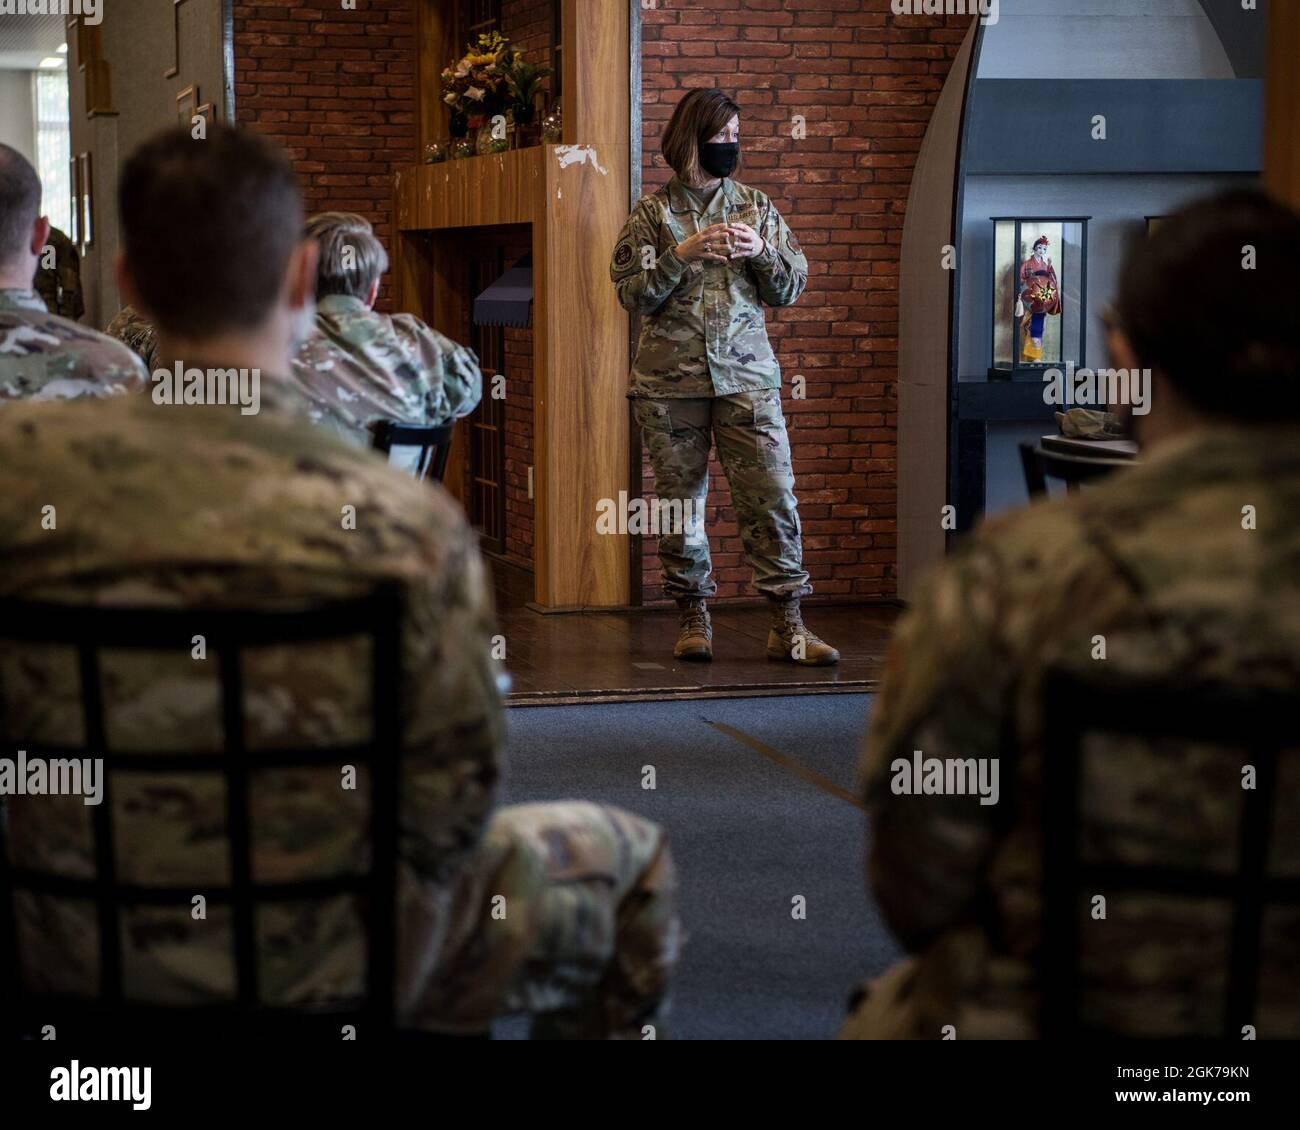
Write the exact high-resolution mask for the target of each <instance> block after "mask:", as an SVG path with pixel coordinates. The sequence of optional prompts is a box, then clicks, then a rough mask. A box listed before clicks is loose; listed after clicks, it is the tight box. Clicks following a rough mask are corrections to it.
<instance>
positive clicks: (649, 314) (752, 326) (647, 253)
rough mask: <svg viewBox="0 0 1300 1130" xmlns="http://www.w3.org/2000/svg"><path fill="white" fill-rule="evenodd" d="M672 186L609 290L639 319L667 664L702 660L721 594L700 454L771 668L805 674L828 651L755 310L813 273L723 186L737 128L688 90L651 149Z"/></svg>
mask: <svg viewBox="0 0 1300 1130" xmlns="http://www.w3.org/2000/svg"><path fill="white" fill-rule="evenodd" d="M660 148H661V149H662V150H663V154H664V158H665V159H666V160H667V162H668V164H669V165H671V166H672V169H673V174H674V175H673V177H672V179H671V180H670V181H669V182H668V183H667V184H666V185H665V186H664V187H663V188H661V189H659V191H658V192H653V193H651V194H650V195H649V196H643V197H642V198H641V200H640V201H639V202H638V204H637V206H636V208H634V209H633V211H632V215H631V216H630V217H628V221H627V223H626V224H624V225H623V230H622V232H621V233H620V234H619V237H618V243H617V244H616V245H615V247H614V254H613V260H612V262H611V263H610V268H609V270H610V277H611V278H612V279H613V282H614V286H615V287H616V288H617V290H618V300H619V302H620V303H621V304H622V305H623V307H624V309H626V310H628V311H631V312H634V313H637V314H640V315H641V316H642V318H641V340H640V341H639V342H638V344H637V352H636V361H635V363H634V364H633V367H632V387H631V390H630V391H629V392H628V396H629V398H630V399H631V400H632V406H633V413H634V415H635V416H636V421H637V424H638V425H639V426H640V428H641V435H642V437H643V440H644V443H645V448H646V451H648V452H649V454H650V462H651V465H652V466H653V467H654V473H655V493H656V494H657V495H658V499H659V501H660V502H661V503H664V502H666V503H668V504H669V506H670V507H672V508H675V511H674V509H669V510H668V511H667V513H668V514H669V515H670V518H669V523H670V525H672V526H675V527H676V528H672V529H669V530H663V529H660V534H659V560H660V563H661V564H662V565H663V576H664V592H665V593H666V594H667V595H669V596H671V597H673V598H674V599H675V600H676V601H677V606H678V608H680V609H681V630H680V633H679V635H678V637H677V644H676V646H675V647H674V648H673V657H674V658H676V659H685V660H691V661H702V662H707V661H709V660H711V659H712V658H713V627H712V623H711V621H710V617H709V611H708V607H707V604H706V601H707V599H708V598H709V597H711V596H713V594H714V593H715V592H717V589H718V586H717V583H716V582H715V581H714V580H713V577H712V575H711V574H712V569H713V566H712V562H711V561H710V558H709V541H708V537H707V535H706V534H705V533H704V505H705V499H706V495H707V494H708V488H709V451H710V450H711V449H712V448H713V447H714V446H716V447H717V451H718V458H719V459H720V460H721V461H722V466H723V468H724V469H725V470H726V473H727V483H728V484H729V485H730V487H731V501H732V503H733V505H734V506H735V508H736V519H737V521H738V523H739V525H740V536H741V539H742V540H743V541H744V543H745V555H746V557H747V558H748V559H749V563H750V565H751V566H753V569H754V587H755V588H757V589H758V590H759V591H760V592H761V593H763V595H764V596H766V597H767V598H768V600H769V601H770V602H771V610H772V622H771V628H770V630H769V631H768V635H767V654H768V657H769V658H770V659H780V660H788V661H792V662H795V663H799V664H803V665H805V666H810V667H823V666H828V665H830V664H834V663H838V662H839V658H840V655H839V652H838V651H836V650H835V649H834V648H833V647H831V646H830V645H829V644H827V643H824V642H823V641H822V640H820V639H818V638H817V637H816V636H815V635H814V634H813V633H812V632H811V631H809V629H808V628H807V627H805V626H804V622H803V617H802V614H801V612H800V608H799V601H800V599H801V598H802V597H804V596H807V595H808V594H809V593H811V592H812V586H811V585H810V584H809V583H808V573H807V571H806V570H805V569H804V567H803V542H802V538H801V533H800V527H799V507H798V502H797V501H796V499H795V496H794V466H793V464H792V462H791V458H790V439H789V436H788V435H787V434H786V428H785V416H784V415H783V413H782V411H781V367H780V365H779V364H778V363H777V359H776V354H775V353H773V351H772V346H771V343H770V342H769V341H768V338H767V327H766V325H765V318H764V314H763V304H764V303H766V304H767V305H769V306H791V305H793V304H794V303H795V302H796V301H798V299H799V296H800V295H801V294H802V293H803V289H804V287H805V286H806V285H807V282H808V260H807V258H805V256H804V253H803V249H802V248H801V247H800V246H799V240H798V239H797V238H795V235H794V233H793V232H792V231H791V230H790V228H789V227H788V226H787V225H786V222H785V220H784V219H783V218H782V216H781V213H780V212H778V211H777V209H776V206H775V205H774V204H773V203H772V201H771V200H769V199H768V197H767V196H766V195H765V194H764V193H762V192H759V191H758V190H757V189H753V188H750V187H749V186H748V185H744V184H741V183H740V182H739V181H736V180H733V179H732V173H733V172H734V171H735V170H736V167H737V163H738V161H739V159H740V116H739V111H738V108H737V106H736V104H735V103H734V102H733V101H732V100H731V99H730V98H728V97H727V96H726V95H725V94H723V93H722V92H721V91H719V90H704V89H698V90H691V91H688V92H687V93H686V94H685V95H684V96H683V97H682V100H681V101H680V102H678V103H677V107H676V108H675V109H674V110H673V116H672V119H671V120H670V121H669V123H668V125H667V127H666V128H665V130H664V135H663V141H662V144H661V146H660Z"/></svg>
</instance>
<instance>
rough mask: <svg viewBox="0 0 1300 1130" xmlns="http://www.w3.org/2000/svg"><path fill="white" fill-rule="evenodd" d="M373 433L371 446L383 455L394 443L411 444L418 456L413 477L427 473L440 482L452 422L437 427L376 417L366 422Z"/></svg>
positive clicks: (453, 427)
mask: <svg viewBox="0 0 1300 1130" xmlns="http://www.w3.org/2000/svg"><path fill="white" fill-rule="evenodd" d="M370 431H371V435H372V436H373V437H374V438H373V440H372V442H371V446H372V447H373V448H374V449H375V450H376V451H381V452H383V453H384V454H385V455H387V454H389V453H390V452H391V451H392V450H393V448H395V447H415V448H418V449H419V460H418V462H417V464H416V468H415V477H416V478H417V479H421V480H424V479H426V478H428V477H429V476H430V475H432V477H433V481H434V482H436V483H440V482H442V480H443V476H445V475H446V474H447V459H448V458H449V457H450V455H451V440H452V436H453V434H454V433H455V431H456V425H455V424H439V425H438V426H437V427H433V426H428V425H424V424H402V423H399V422H398V421H396V420H378V421H376V422H375V423H373V424H371V426H370Z"/></svg>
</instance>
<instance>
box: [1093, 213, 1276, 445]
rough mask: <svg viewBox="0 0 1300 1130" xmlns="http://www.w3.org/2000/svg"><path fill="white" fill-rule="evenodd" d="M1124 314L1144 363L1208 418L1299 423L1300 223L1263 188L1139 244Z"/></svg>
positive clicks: (1125, 272)
mask: <svg viewBox="0 0 1300 1130" xmlns="http://www.w3.org/2000/svg"><path fill="white" fill-rule="evenodd" d="M1116 312H1117V314H1118V319H1119V328H1120V329H1122V330H1123V332H1124V333H1125V334H1126V335H1127V337H1128V339H1129V341H1130V342H1131V343H1132V346H1133V351H1134V353H1135V354H1136V355H1137V360H1138V363H1139V364H1140V365H1141V366H1142V367H1144V368H1151V369H1156V370H1160V371H1162V372H1163V373H1164V374H1165V376H1166V377H1167V378H1168V380H1169V383H1170V384H1171V385H1173V386H1174V387H1175V388H1176V389H1177V391H1178V393H1179V395H1180V396H1182V397H1185V398H1186V400H1187V401H1188V403H1189V404H1190V405H1191V406H1193V407H1194V408H1196V409H1197V410H1199V411H1200V412H1202V413H1203V414H1205V415H1207V416H1211V417H1219V418H1222V419H1224V420H1225V421H1230V420H1239V421H1264V420H1283V419H1288V420H1298V419H1300V216H1297V215H1296V213H1295V212H1293V211H1291V210H1290V209H1289V208H1287V207H1285V206H1284V205H1282V204H1279V203H1278V202H1277V201H1275V200H1272V199H1270V198H1269V197H1268V196H1266V195H1264V194H1263V193H1262V192H1256V191H1252V190H1237V191H1233V192H1229V193H1226V194H1224V195H1221V196H1215V197H1211V198H1209V199H1206V200H1202V201H1198V202H1197V203H1195V204H1192V205H1190V206H1188V207H1187V208H1184V209H1182V210H1181V211H1179V212H1178V213H1177V214H1176V215H1173V216H1171V217H1170V218H1169V219H1167V220H1165V221H1164V222H1163V223H1162V224H1161V225H1160V227H1159V228H1158V229H1157V230H1156V231H1155V233H1154V234H1153V235H1152V236H1151V237H1150V238H1149V239H1144V240H1141V241H1139V242H1138V243H1137V244H1135V245H1134V246H1133V247H1132V248H1131V249H1130V251H1129V254H1128V256H1127V258H1126V261H1125V264H1124V267H1123V269H1122V271H1121V273H1120V283H1119V298H1118V302H1117V309H1116ZM1155 410H1156V411H1159V408H1158V407H1157V408H1156V409H1155Z"/></svg>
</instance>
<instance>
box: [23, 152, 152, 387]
mask: <svg viewBox="0 0 1300 1130" xmlns="http://www.w3.org/2000/svg"><path fill="white" fill-rule="evenodd" d="M49 238H50V221H49V219H48V218H47V217H45V216H42V215H41V182H40V178H39V177H37V175H36V170H35V169H33V168H32V166H31V164H30V162H28V160H27V158H26V157H24V156H23V155H22V154H21V153H19V152H18V151H17V150H16V149H11V148H10V147H9V146H8V145H0V404H3V403H4V402H5V401H6V400H75V399H77V398H79V397H83V396H110V395H112V394H114V393H120V392H138V391H140V390H141V389H143V388H144V387H145V385H146V383H147V381H148V374H147V373H146V372H145V369H144V366H143V365H142V364H141V363H140V361H139V359H138V358H137V357H135V356H134V355H133V354H132V353H131V351H130V350H128V349H126V348H125V347H123V346H122V345H120V344H118V343H117V342H115V341H113V339H112V338H108V337H105V336H104V335H103V334H99V333H96V332H95V331H94V330H91V329H87V328H86V327H85V326H79V325H77V323H76V322H74V321H72V320H70V319H69V318H64V317H61V316H60V315H58V314H52V313H50V311H49V310H48V309H47V308H46V306H45V302H44V300H43V299H42V298H41V296H40V295H39V294H38V293H37V292H36V290H35V289H34V288H33V285H32V284H33V280H34V278H35V276H36V268H37V265H38V264H39V262H40V259H41V255H42V254H43V253H44V251H45V248H46V247H47V246H49Z"/></svg>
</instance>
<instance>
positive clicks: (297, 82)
mask: <svg viewBox="0 0 1300 1130" xmlns="http://www.w3.org/2000/svg"><path fill="white" fill-rule="evenodd" d="M234 33H235V35H234V55H235V110H236V114H237V116H238V120H239V123H240V124H241V125H246V126H249V127H251V128H253V129H256V130H258V131H259V132H261V133H264V134H266V135H268V136H269V137H272V138H274V139H275V140H276V141H278V142H280V143H281V144H283V145H285V146H286V147H287V148H288V150H289V155H290V157H291V158H292V159H293V162H294V164H295V166H296V167H297V170H298V172H299V174H300V175H301V178H302V184H303V195H304V198H305V203H306V208H307V211H308V213H309V214H310V213H312V212H321V211H327V210H338V211H346V212H359V213H361V214H362V215H363V216H365V217H367V218H368V219H369V220H370V221H371V223H373V224H374V226H375V233H376V234H377V235H378V236H379V238H380V239H381V240H382V241H383V243H384V245H385V246H386V247H388V248H390V249H391V248H392V246H393V226H392V194H393V173H394V172H395V171H396V170H397V168H398V167H399V166H401V165H409V164H412V163H413V162H414V161H415V157H416V153H415V96H414V88H415V53H416V49H415V5H414V2H413V0H363V2H362V3H359V4H358V5H357V7H356V10H355V11H350V10H347V9H344V8H342V7H341V6H340V5H339V4H338V3H337V0H316V2H314V3H313V2H309V0H235V4H234ZM388 303H389V285H388V280H385V282H384V286H383V289H382V291H381V294H380V298H379V303H378V305H379V307H380V308H381V309H385V310H387V309H388V308H389V305H388Z"/></svg>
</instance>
